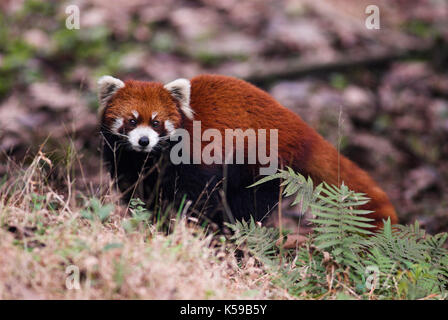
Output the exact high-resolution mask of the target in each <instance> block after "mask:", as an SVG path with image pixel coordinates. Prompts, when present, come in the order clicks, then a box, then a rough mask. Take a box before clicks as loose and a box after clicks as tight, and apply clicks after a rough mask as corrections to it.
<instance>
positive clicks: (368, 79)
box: [0, 0, 448, 232]
mask: <svg viewBox="0 0 448 320" xmlns="http://www.w3.org/2000/svg"><path fill="white" fill-rule="evenodd" d="M373 2H374V3H373ZM370 4H375V5H377V6H378V7H379V9H380V29H379V30H369V29H368V28H366V25H365V20H366V19H367V17H368V14H366V13H365V10H366V7H367V6H368V5H370ZM69 5H76V6H77V7H78V8H79V12H80V28H79V29H72V30H71V29H68V28H67V27H66V19H67V17H68V16H69V14H67V13H66V8H67V6H69ZM0 11H1V12H0V176H3V178H5V177H7V176H8V175H11V174H13V173H12V171H11V164H10V162H11V161H8V159H9V160H13V161H16V162H18V163H21V164H24V165H25V166H26V164H27V163H29V161H31V160H32V158H33V155H34V154H36V152H37V151H38V150H40V149H42V150H43V151H44V152H45V153H46V154H47V156H48V157H49V159H51V161H53V163H57V162H64V161H66V154H67V150H76V152H77V153H78V155H79V164H82V166H78V169H76V170H81V167H82V175H81V177H82V178H80V179H82V180H83V182H84V183H83V184H81V183H80V186H79V187H80V188H83V186H85V187H86V188H90V189H92V190H96V189H95V188H98V184H99V181H100V180H99V170H100V167H101V162H100V157H99V155H100V152H99V146H100V136H99V134H98V127H97V119H96V109H97V107H98V105H97V101H96V81H97V79H98V78H99V77H100V76H101V75H104V74H110V75H113V76H115V77H118V78H121V79H127V78H136V79H140V80H149V81H154V80H155V81H162V82H168V81H171V80H173V79H176V78H178V77H186V78H190V77H193V76H195V75H198V74H200V73H220V74H225V75H232V76H236V77H240V78H243V79H246V80H248V81H250V82H252V83H254V84H256V85H258V86H259V87H261V88H263V89H265V90H267V91H268V92H269V93H271V94H272V95H273V96H274V97H275V98H276V99H277V100H278V101H280V102H281V103H282V104H283V105H284V106H286V107H288V108H290V109H291V110H293V111H295V112H296V113H297V114H299V115H300V116H301V117H302V118H303V119H304V120H305V121H307V122H308V123H309V124H310V125H311V126H313V127H314V128H315V129H317V130H318V132H319V133H321V134H322V135H323V136H324V137H325V138H327V139H328V140H329V141H331V142H332V143H333V144H334V145H337V143H338V132H341V134H342V140H341V151H342V153H344V154H345V155H347V156H348V157H349V158H351V159H352V160H354V161H355V162H356V163H358V164H359V165H360V166H361V167H362V168H364V169H366V170H367V171H368V172H369V173H370V174H371V175H372V176H373V177H374V178H375V179H376V180H377V181H378V183H379V184H380V185H381V186H382V187H383V188H384V189H385V190H386V192H387V193H388V194H389V196H390V198H391V200H392V202H393V203H394V205H395V207H396V209H397V212H398V214H399V216H400V218H401V222H403V223H407V222H412V221H414V220H416V219H418V220H419V221H420V222H421V223H422V224H423V225H424V226H425V227H426V229H427V230H428V231H430V232H438V231H447V230H448V192H447V191H448V143H447V141H448V3H447V1H445V0H421V1H418V0H406V1H405V0H397V1H386V0H374V1H371V0H370V1H364V0H332V1H324V0H311V1H308V0H263V1H259V0H195V1H186V0H163V1H162V0H151V1H143V0H116V1H106V0H80V1H38V0H31V1H21V0H13V1H8V0H1V1H0ZM340 114H341V119H342V121H339V118H340ZM339 123H340V124H341V126H339ZM55 174H58V173H57V172H56V173H55ZM59 174H60V173H59Z"/></svg>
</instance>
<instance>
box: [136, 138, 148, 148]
mask: <svg viewBox="0 0 448 320" xmlns="http://www.w3.org/2000/svg"><path fill="white" fill-rule="evenodd" d="M138 144H139V145H141V146H142V147H146V146H147V145H148V144H149V139H148V137H147V136H143V137H141V138H140V139H139V140H138Z"/></svg>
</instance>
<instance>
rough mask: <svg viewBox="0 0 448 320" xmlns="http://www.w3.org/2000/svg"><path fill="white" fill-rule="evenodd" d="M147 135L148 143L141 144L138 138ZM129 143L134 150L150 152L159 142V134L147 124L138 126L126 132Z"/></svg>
mask: <svg viewBox="0 0 448 320" xmlns="http://www.w3.org/2000/svg"><path fill="white" fill-rule="evenodd" d="M142 137H147V138H148V139H149V144H148V145H147V146H141V145H140V144H139V143H138V142H139V140H140V138H142ZM128 139H129V143H130V144H131V146H132V148H133V149H134V150H136V151H143V152H150V151H151V150H152V148H154V146H155V145H156V144H157V143H158V142H159V134H158V133H157V132H156V131H154V130H153V129H152V128H151V127H148V126H139V127H137V128H135V129H133V130H132V131H130V132H129V134H128Z"/></svg>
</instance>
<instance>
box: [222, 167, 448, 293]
mask: <svg viewBox="0 0 448 320" xmlns="http://www.w3.org/2000/svg"><path fill="white" fill-rule="evenodd" d="M274 179H282V180H283V181H282V183H281V185H283V186H284V191H283V195H284V196H285V197H289V196H293V195H294V196H295V200H294V202H293V205H300V208H301V211H302V212H303V211H306V210H311V214H312V216H313V218H312V219H311V222H312V223H313V224H314V231H313V234H312V235H311V236H310V238H309V241H307V242H306V243H305V244H304V245H302V246H301V247H300V248H298V249H296V250H294V251H286V252H283V255H282V251H281V250H279V249H278V248H277V247H276V245H275V242H276V240H278V236H279V234H278V231H276V229H273V228H266V227H263V226H261V225H260V224H257V223H256V222H255V221H254V220H251V221H250V223H246V222H237V223H236V224H234V225H230V228H231V229H232V230H233V231H234V235H233V240H234V241H235V243H236V244H237V245H238V246H239V247H240V246H242V245H246V247H247V249H248V252H249V253H250V254H252V255H253V256H254V257H256V258H257V259H258V260H259V261H260V262H261V263H262V264H264V265H265V266H266V267H267V268H269V269H270V271H271V272H272V274H273V276H272V281H273V282H274V283H275V284H277V285H281V286H283V287H284V288H286V289H287V290H288V291H289V292H290V293H291V294H293V295H296V296H310V297H312V298H321V297H325V296H329V297H333V298H338V299H341V298H344V299H346V298H350V297H356V298H361V299H365V298H371V297H372V296H375V298H376V299H419V298H427V297H430V298H438V299H446V298H447V297H448V293H447V288H448V251H447V249H446V248H445V247H444V245H445V243H446V240H447V238H448V234H447V233H441V234H437V235H433V236H432V235H428V234H426V232H425V231H424V230H422V229H421V228H420V226H419V224H418V222H415V224H413V225H409V226H401V225H397V226H392V225H391V223H390V220H388V221H385V222H384V228H383V229H382V230H380V231H378V232H372V231H369V229H371V228H372V227H374V226H373V225H371V224H370V222H371V221H373V220H372V219H370V218H367V217H366V215H367V214H369V213H370V211H367V210H362V209H360V206H362V205H364V204H366V203H367V202H368V201H369V199H368V198H367V197H366V196H365V195H364V194H362V193H356V192H354V191H351V190H349V188H348V187H347V186H346V185H344V184H342V185H341V186H340V187H337V186H333V185H329V184H327V183H325V182H324V183H321V184H319V185H318V186H316V187H315V188H314V187H313V182H312V180H311V179H310V178H308V179H306V178H305V177H304V176H302V175H300V174H298V173H295V172H293V170H292V169H290V168H288V170H280V171H279V172H278V173H276V174H274V175H271V176H269V177H265V178H263V179H261V180H260V181H258V182H256V183H255V184H253V185H252V186H251V187H253V186H257V185H260V184H261V183H265V182H267V181H271V180H274Z"/></svg>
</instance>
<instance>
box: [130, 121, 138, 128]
mask: <svg viewBox="0 0 448 320" xmlns="http://www.w3.org/2000/svg"><path fill="white" fill-rule="evenodd" d="M129 124H130V125H131V126H133V127H135V126H136V125H137V120H135V119H131V120H129Z"/></svg>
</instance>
